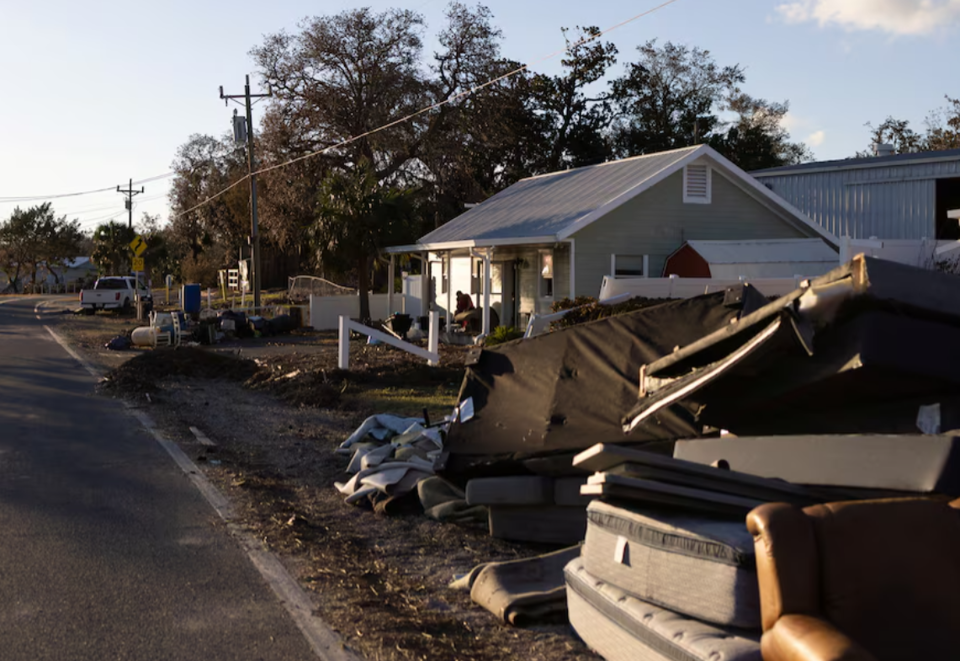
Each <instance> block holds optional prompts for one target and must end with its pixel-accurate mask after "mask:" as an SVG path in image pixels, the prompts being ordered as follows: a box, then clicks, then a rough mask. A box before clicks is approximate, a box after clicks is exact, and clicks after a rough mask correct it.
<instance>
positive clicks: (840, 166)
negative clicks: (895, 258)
mask: <svg viewBox="0 0 960 661" xmlns="http://www.w3.org/2000/svg"><path fill="white" fill-rule="evenodd" d="M931 161H960V149H945V150H943V151H924V152H916V153H912V154H894V155H893V156H871V157H869V158H844V159H839V160H835V161H819V162H815V163H801V164H800V165H786V166H784V167H781V168H767V169H766V170H755V171H753V172H751V173H750V174H752V175H754V176H756V177H772V176H778V175H783V174H793V173H795V172H796V173H807V172H810V171H812V170H844V169H857V168H873V167H886V166H894V165H897V166H899V165H912V164H915V163H925V162H931Z"/></svg>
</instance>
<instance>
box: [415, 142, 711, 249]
mask: <svg viewBox="0 0 960 661" xmlns="http://www.w3.org/2000/svg"><path fill="white" fill-rule="evenodd" d="M697 149H699V147H688V148H686V149H678V150H675V151H669V152H663V153H660V154H651V155H649V156H639V157H636V158H629V159H625V160H622V161H614V162H611V163H603V164H601V165H592V166H588V167H583V168H577V169H575V170H567V171H565V172H555V173H553V174H546V175H541V176H539V177H531V178H529V179H523V180H522V181H519V182H517V183H516V184H514V185H513V186H510V187H509V188H507V189H506V190H504V191H501V192H500V193H497V194H496V195H494V196H493V197H491V198H490V199H488V200H486V201H484V202H482V203H481V204H479V205H477V206H476V207H474V208H472V209H470V210H469V211H467V212H466V213H464V214H463V215H461V216H458V217H457V218H455V219H453V220H451V221H450V222H449V223H447V224H446V225H443V226H442V227H440V228H438V229H436V230H434V231H433V232H430V233H429V234H427V235H426V236H424V237H422V238H421V239H420V241H419V243H420V244H423V245H432V244H440V243H455V242H459V241H481V242H482V241H488V240H503V239H523V238H534V237H549V236H556V235H558V234H560V233H561V232H562V231H563V230H565V229H566V228H567V227H569V226H570V225H572V224H573V223H575V222H576V221H578V220H580V219H581V218H583V217H584V216H587V215H588V214H590V213H591V212H593V211H596V210H597V209H599V208H601V207H603V206H605V205H607V204H609V203H610V202H613V201H614V200H616V199H617V198H619V197H621V196H623V195H625V194H626V193H628V192H629V191H631V190H632V189H634V188H636V187H637V186H639V185H641V184H643V183H644V182H645V181H647V180H648V179H650V178H652V177H653V176H654V175H656V174H657V173H659V172H661V171H663V170H664V169H667V168H669V167H670V166H671V165H674V164H675V163H677V162H678V161H680V160H682V159H683V158H684V157H685V156H687V155H689V154H691V153H692V152H694V151H696V150H697Z"/></svg>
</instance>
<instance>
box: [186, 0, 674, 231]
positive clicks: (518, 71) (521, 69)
mask: <svg viewBox="0 0 960 661" xmlns="http://www.w3.org/2000/svg"><path fill="white" fill-rule="evenodd" d="M679 1H680V0H667V1H666V2H663V3H661V4H659V5H657V6H656V7H653V8H651V9H647V10H646V11H643V12H640V13H639V14H637V15H636V16H633V17H631V18H628V19H627V20H625V21H621V22H620V23H617V24H616V25H613V26H611V27H609V28H607V29H605V30H602V31H601V32H598V33H597V34H595V35H590V36H589V37H584V38H583V39H580V40H579V41H578V42H576V43H575V44H573V45H572V46H565V47H564V48H561V49H560V50H558V51H555V52H553V53H551V54H550V55H547V56H545V57H542V58H540V59H538V60H534V61H532V62H529V63H527V64H524V65H523V66H521V67H518V68H517V69H514V70H513V71H510V72H508V73H506V74H504V75H502V76H498V77H497V78H494V79H492V80H488V81H487V82H485V83H482V84H480V85H477V86H475V87H472V88H470V89H469V90H464V91H463V92H460V93H458V94H455V95H453V96H451V97H450V98H448V99H444V100H443V101H439V102H437V103H434V104H432V105H430V106H427V107H426V108H422V109H421V110H418V111H416V112H413V113H410V114H409V115H406V116H404V117H401V118H400V119H396V120H394V121H392V122H389V123H387V124H384V125H383V126H380V127H378V128H375V129H372V130H370V131H367V132H365V133H361V134H360V135H355V136H352V137H350V138H347V139H346V140H343V141H342V142H338V143H337V144H334V145H330V146H329V147H324V148H323V149H320V150H317V151H314V152H310V153H308V154H304V155H303V156H299V157H297V158H294V159H291V160H289V161H285V162H283V163H278V164H276V165H271V166H268V167H264V168H260V169H259V170H257V171H256V172H253V173H251V174H248V175H246V176H244V177H243V178H242V179H240V180H239V181H237V182H234V183H233V184H231V185H230V186H229V187H227V188H225V189H224V190H222V191H220V192H219V193H217V194H215V195H213V196H211V197H209V198H207V199H206V200H204V201H203V202H201V203H200V204H197V205H195V206H193V207H190V208H189V209H187V210H186V211H182V212H180V213H178V214H176V215H175V216H173V218H179V217H181V216H184V215H186V214H188V213H190V212H192V211H195V210H197V209H199V208H200V207H202V206H204V205H206V204H209V203H210V202H212V201H214V200H215V199H217V198H218V197H220V196H221V195H223V194H224V193H226V192H227V191H229V190H230V189H232V188H234V187H236V186H238V185H240V184H241V183H243V182H244V181H246V180H247V179H249V178H250V177H251V176H255V175H258V174H263V173H266V172H271V171H273V170H278V169H280V168H285V167H287V166H289V165H293V164H294V163H299V162H301V161H305V160H307V159H310V158H314V157H316V156H320V155H322V154H326V153H328V152H330V151H332V150H334V149H338V148H340V147H345V146H346V145H349V144H352V143H354V142H357V141H358V140H362V139H363V138H367V137H370V136H371V135H375V134H377V133H381V132H383V131H386V130H387V129H390V128H393V127H394V126H399V125H400V124H405V123H407V122H409V121H411V120H413V119H415V118H417V117H419V116H420V115H424V114H426V113H428V112H431V111H433V110H437V109H438V108H441V107H443V106H445V105H449V104H451V103H454V102H455V101H458V100H460V99H462V98H465V97H467V96H470V95H471V94H475V93H476V92H479V91H480V90H483V89H486V88H488V87H491V86H492V85H496V84H497V83H499V82H502V81H504V80H507V79H509V78H512V77H513V76H516V75H519V74H521V73H523V72H524V71H527V70H529V69H531V68H532V67H534V66H536V65H537V64H542V63H544V62H547V61H549V60H552V59H555V58H557V57H559V56H561V55H563V54H564V53H566V52H567V51H568V50H569V49H570V48H574V47H577V46H582V45H584V44H588V43H590V42H591V41H596V40H597V39H600V38H601V37H603V36H604V35H607V34H609V33H611V32H613V31H614V30H618V29H620V28H622V27H624V26H626V25H629V24H631V23H633V22H635V21H638V20H640V19H641V18H644V17H645V16H649V15H650V14H653V13H654V12H657V11H660V10H661V9H664V8H666V7H668V6H670V5H672V4H674V3H676V2H679Z"/></svg>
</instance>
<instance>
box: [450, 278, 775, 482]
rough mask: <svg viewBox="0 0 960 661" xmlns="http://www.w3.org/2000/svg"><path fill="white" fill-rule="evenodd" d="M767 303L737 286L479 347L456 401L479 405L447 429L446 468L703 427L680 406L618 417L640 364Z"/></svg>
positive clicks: (686, 434)
mask: <svg viewBox="0 0 960 661" xmlns="http://www.w3.org/2000/svg"><path fill="white" fill-rule="evenodd" d="M765 303H766V299H764V298H763V297H762V295H760V294H758V293H757V291H756V290H755V289H753V288H751V287H745V288H744V287H737V288H732V289H731V290H728V291H727V292H718V293H716V294H708V295H705V296H699V297H697V298H692V299H688V300H682V301H670V302H667V303H664V304H661V305H657V306H654V307H650V308H645V309H643V310H639V311H637V312H632V313H628V314H624V315H620V316H616V317H608V318H605V319H601V320H599V321H595V322H591V323H587V324H582V325H579V326H575V327H572V328H569V329H566V330H562V331H558V332H554V333H548V334H545V335H541V336H539V337H535V338H531V339H527V340H519V341H516V342H511V343H508V344H504V345H501V346H498V347H493V348H490V349H484V350H482V351H481V352H480V353H479V356H478V357H477V359H476V361H475V363H474V364H472V365H468V367H467V373H466V376H465V378H464V382H463V386H462V388H461V393H460V401H464V400H466V399H467V398H472V399H473V403H474V408H475V412H476V415H475V417H474V418H473V419H472V420H470V421H468V422H466V423H464V424H457V423H455V424H454V425H453V427H452V429H451V430H450V434H449V435H448V438H447V442H446V450H447V451H448V452H449V453H450V454H451V455H452V458H451V462H450V463H449V464H448V469H449V470H452V471H456V470H458V469H459V468H462V467H463V466H465V465H467V464H469V463H470V461H471V460H470V459H467V457H478V456H481V457H487V458H489V457H493V456H496V455H500V456H503V455H510V456H514V457H522V456H531V455H538V454H542V453H550V452H562V451H571V450H574V451H575V450H581V449H583V448H587V447H590V446H591V445H594V444H596V443H601V442H605V443H619V442H644V441H657V440H663V439H676V438H690V437H694V436H697V435H698V434H699V428H698V427H697V426H696V425H695V423H694V421H693V418H692V416H691V415H689V414H688V413H686V412H684V411H680V412H678V413H677V414H670V415H666V416H663V417H661V418H660V419H659V420H658V421H657V422H655V423H652V424H649V425H643V426H641V427H640V428H638V429H637V430H635V432H633V433H632V434H630V435H629V436H628V435H626V434H624V432H623V430H622V428H621V420H622V417H623V413H624V411H626V410H628V409H629V408H630V407H631V406H633V405H634V404H635V403H636V401H637V394H638V388H639V382H640V372H639V370H640V367H641V366H643V365H645V364H647V363H650V362H651V361H653V360H656V359H657V358H660V357H662V356H664V355H666V354H668V353H670V352H671V351H673V350H674V349H675V348H677V347H678V346H684V345H686V344H687V343H690V342H693V341H694V340H696V339H699V338H701V337H703V336H704V335H706V334H708V333H710V332H711V331H714V330H716V329H718V328H722V327H724V326H726V325H729V324H730V322H731V320H734V319H737V318H738V317H739V315H740V313H741V309H743V308H744V307H746V309H747V311H748V312H749V311H751V310H754V309H756V308H758V307H760V306H761V305H763V304H765ZM458 457H459V459H458Z"/></svg>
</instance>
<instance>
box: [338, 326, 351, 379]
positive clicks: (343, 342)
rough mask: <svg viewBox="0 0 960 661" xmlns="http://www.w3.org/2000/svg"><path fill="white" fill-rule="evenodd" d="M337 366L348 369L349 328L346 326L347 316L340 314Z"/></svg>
mask: <svg viewBox="0 0 960 661" xmlns="http://www.w3.org/2000/svg"><path fill="white" fill-rule="evenodd" d="M337 367H339V368H340V369H342V370H348V369H350V328H349V327H348V326H347V317H345V316H343V315H341V316H340V352H339V358H338V359H337Z"/></svg>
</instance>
